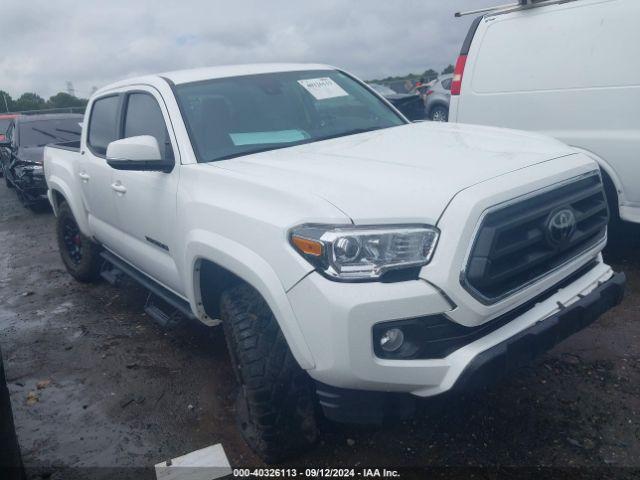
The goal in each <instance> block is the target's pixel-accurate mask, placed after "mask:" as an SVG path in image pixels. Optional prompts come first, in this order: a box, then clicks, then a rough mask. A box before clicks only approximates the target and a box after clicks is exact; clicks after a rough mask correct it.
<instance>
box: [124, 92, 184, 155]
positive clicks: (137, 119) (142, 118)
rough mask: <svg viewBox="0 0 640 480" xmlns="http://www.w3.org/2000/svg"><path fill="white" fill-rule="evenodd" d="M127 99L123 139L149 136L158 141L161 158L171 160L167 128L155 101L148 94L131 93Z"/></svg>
mask: <svg viewBox="0 0 640 480" xmlns="http://www.w3.org/2000/svg"><path fill="white" fill-rule="evenodd" d="M127 98H128V99H127V110H126V112H127V113H126V115H125V120H124V138H128V137H137V136H139V135H151V136H152V137H155V138H156V140H157V141H158V145H159V146H160V153H161V155H162V158H163V159H166V158H173V153H172V150H171V143H170V142H169V135H168V133H167V127H166V124H165V122H164V117H163V116H162V111H161V110H160V105H158V102H157V101H156V99H155V98H154V97H153V96H151V95H149V94H148V93H132V94H130V95H129V96H128V97H127Z"/></svg>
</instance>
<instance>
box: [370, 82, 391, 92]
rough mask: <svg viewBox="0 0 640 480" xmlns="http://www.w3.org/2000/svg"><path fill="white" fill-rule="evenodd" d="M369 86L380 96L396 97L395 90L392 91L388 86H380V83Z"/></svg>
mask: <svg viewBox="0 0 640 480" xmlns="http://www.w3.org/2000/svg"><path fill="white" fill-rule="evenodd" d="M369 86H370V87H371V88H373V89H374V90H375V91H376V92H378V93H379V94H380V95H396V92H395V90H391V89H390V88H389V87H387V86H386V85H380V84H379V83H370V84H369Z"/></svg>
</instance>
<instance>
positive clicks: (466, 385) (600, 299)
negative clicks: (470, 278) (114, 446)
mask: <svg viewBox="0 0 640 480" xmlns="http://www.w3.org/2000/svg"><path fill="white" fill-rule="evenodd" d="M625 283H626V278H625V275H624V274H623V273H617V274H614V275H612V276H611V277H610V278H609V279H608V280H606V281H604V282H602V283H599V285H598V286H597V287H596V288H594V289H593V290H592V291H591V292H590V293H588V294H587V295H579V298H578V300H576V301H575V302H574V303H572V304H571V305H569V306H564V305H563V306H562V307H561V308H560V310H559V311H558V312H556V313H555V314H553V315H551V316H549V317H546V318H544V319H541V320H539V321H537V322H535V323H534V324H533V325H531V326H530V327H528V328H525V329H524V330H522V331H520V332H519V333H517V334H515V335H513V336H511V337H509V338H507V339H505V340H504V341H501V342H499V343H497V344H495V345H493V346H492V347H490V348H488V349H486V350H484V351H482V352H480V353H479V354H477V355H476V356H475V357H473V358H472V359H471V360H470V361H469V363H468V364H467V365H466V367H464V370H463V371H462V373H461V374H460V375H459V376H458V377H457V380H456V381H455V383H454V384H453V385H452V386H451V388H450V390H449V391H451V392H462V391H468V390H474V389H477V388H480V387H484V386H487V385H491V384H493V383H495V382H496V381H498V380H499V379H501V378H503V377H504V376H506V375H508V374H510V373H512V372H513V371H514V370H517V369H518V368H521V367H523V366H525V365H527V364H529V363H530V362H531V361H532V360H533V359H534V358H535V357H536V356H538V355H540V354H541V353H543V352H545V351H547V350H549V349H551V348H552V347H553V346H555V345H556V344H558V343H559V342H561V341H562V340H564V339H566V338H567V337H569V336H570V335H572V334H574V333H576V332H578V331H580V330H582V329H583V328H585V327H587V326H588V325H590V324H591V323H592V322H594V321H595V320H596V319H597V318H598V317H599V316H600V315H602V314H603V313H604V312H606V311H607V310H609V309H610V308H612V307H614V306H615V305H617V304H619V303H620V301H621V300H622V297H623V294H624V289H625ZM316 390H317V394H318V398H319V400H320V404H321V406H322V408H323V411H324V413H325V415H326V416H327V417H328V418H330V419H332V420H334V421H342V422H356V423H378V422H380V421H381V420H382V419H383V418H384V416H385V415H386V414H389V413H391V414H393V415H395V416H400V417H404V416H407V415H410V414H411V413H412V412H413V409H414V406H415V399H416V397H415V396H411V395H406V394H405V395H398V394H387V393H384V392H362V391H357V390H348V389H341V388H335V387H331V386H328V385H325V384H321V383H318V384H317V389H316Z"/></svg>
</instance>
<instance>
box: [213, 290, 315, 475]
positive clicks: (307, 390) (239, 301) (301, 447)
mask: <svg viewBox="0 0 640 480" xmlns="http://www.w3.org/2000/svg"><path fill="white" fill-rule="evenodd" d="M221 317H222V324H223V326H224V331H225V337H226V341H227V347H228V348H229V354H230V357H231V363H232V366H233V369H234V371H235V374H236V378H237V380H238V384H239V390H240V391H239V395H238V408H237V415H238V423H239V424H240V428H241V431H242V434H243V436H244V438H245V440H246V442H247V443H248V444H249V446H250V447H251V449H252V450H253V451H254V452H256V454H258V455H259V456H260V457H261V458H262V459H263V460H264V461H265V462H267V463H274V462H278V461H280V460H282V459H285V458H287V457H291V456H293V455H296V454H298V453H301V452H303V451H305V450H307V449H309V448H310V447H311V446H312V445H313V444H314V443H315V441H316V438H317V427H316V421H315V412H314V395H313V390H312V383H311V381H310V378H309V376H308V375H307V374H306V372H305V371H304V370H302V368H300V366H299V365H298V363H297V362H296V360H295V359H294V358H293V355H292V354H291V350H289V346H288V345H287V342H286V340H285V338H284V336H283V334H282V331H281V330H280V328H279V326H278V323H277V321H276V319H275V317H274V316H273V313H271V310H270V309H269V307H268V305H267V304H266V302H265V301H264V299H263V298H262V296H261V295H260V294H259V293H258V292H257V291H256V290H254V289H253V288H252V287H250V286H249V285H246V284H241V285H238V286H235V287H233V288H231V289H229V290H227V291H226V292H224V293H223V294H222V298H221Z"/></svg>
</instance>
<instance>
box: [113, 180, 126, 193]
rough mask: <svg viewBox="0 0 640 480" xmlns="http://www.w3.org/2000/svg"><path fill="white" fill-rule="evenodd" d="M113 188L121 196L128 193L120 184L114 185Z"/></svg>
mask: <svg viewBox="0 0 640 480" xmlns="http://www.w3.org/2000/svg"><path fill="white" fill-rule="evenodd" d="M111 188H112V189H113V191H114V192H116V193H119V194H121V195H124V194H125V193H127V188H126V187H125V186H124V185H122V184H121V183H120V182H116V183H112V184H111Z"/></svg>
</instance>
